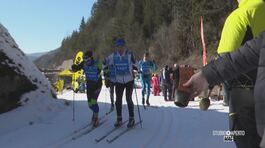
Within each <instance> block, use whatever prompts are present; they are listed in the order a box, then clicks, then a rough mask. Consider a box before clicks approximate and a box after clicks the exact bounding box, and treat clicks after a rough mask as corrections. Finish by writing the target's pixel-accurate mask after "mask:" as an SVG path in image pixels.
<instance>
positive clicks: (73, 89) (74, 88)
mask: <svg viewBox="0 0 265 148" xmlns="http://www.w3.org/2000/svg"><path fill="white" fill-rule="evenodd" d="M72 121H73V122H74V121H75V73H74V78H73V119H72Z"/></svg>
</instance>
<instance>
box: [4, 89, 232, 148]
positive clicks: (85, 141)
mask: <svg viewBox="0 0 265 148" xmlns="http://www.w3.org/2000/svg"><path fill="white" fill-rule="evenodd" d="M108 92H109V91H108V89H107V88H105V87H103V89H102V91H101V94H100V97H99V105H100V116H102V115H104V114H105V113H106V112H107V111H108V110H109V108H110V99H109V93H108ZM140 94H141V93H140V90H137V96H138V99H139V98H140ZM58 97H59V98H60V99H59V100H57V101H56V102H49V101H48V100H47V99H43V100H44V101H43V102H41V103H40V102H35V103H33V104H32V105H34V106H35V107H31V108H28V109H17V110H15V112H21V114H23V115H26V117H24V118H25V119H28V121H31V120H32V116H35V115H38V114H43V115H44V117H45V118H44V117H43V118H36V119H35V120H32V122H33V123H34V124H28V125H25V126H21V125H20V123H18V122H14V121H13V120H12V119H14V118H21V117H20V116H17V115H16V114H12V113H7V114H4V115H0V117H1V122H0V127H1V130H0V145H1V147H5V148H55V147H62V148H87V147H92V148H105V147H108V148H120V147H124V148H125V147H126V148H177V147H179V148H213V147H214V148H224V147H225V148H234V147H235V146H234V143H233V142H225V141H224V140H223V136H215V135H213V132H214V131H226V130H227V129H228V120H227V112H228V108H227V107H223V106H222V105H221V103H222V102H218V101H217V102H212V106H211V107H210V108H209V110H208V111H201V110H199V107H198V105H199V103H198V102H197V101H195V102H190V104H189V106H188V107H187V108H178V107H176V106H175V105H174V103H173V102H165V101H164V100H163V97H162V96H156V97H154V96H152V95H151V98H150V103H151V104H152V105H155V106H158V108H152V107H149V108H147V109H146V110H145V109H143V107H142V106H141V105H140V112H141V117H142V119H143V127H142V128H141V127H140V126H137V127H135V128H134V129H133V130H131V131H129V132H127V133H126V134H125V135H123V136H121V137H120V138H119V139H117V140H116V141H114V142H113V143H107V142H106V139H110V138H112V137H114V136H115V135H116V134H118V133H119V132H121V131H123V130H124V129H126V128H127V127H126V126H123V127H121V128H120V129H118V130H117V131H115V132H113V133H112V134H111V135H109V136H108V137H106V139H104V140H102V141H101V142H99V143H96V142H95V139H96V138H100V137H101V136H102V135H104V134H105V133H106V132H108V131H109V130H111V129H112V128H113V124H114V122H115V120H116V114H115V112H112V113H111V114H109V115H108V116H106V117H105V118H104V119H106V122H104V124H102V125H101V126H100V127H98V128H96V129H95V130H93V131H92V132H91V133H89V134H87V135H84V136H81V137H80V138H78V139H76V140H71V136H69V135H70V134H71V133H73V131H75V130H76V129H78V128H80V127H82V126H84V125H85V124H87V123H89V122H90V119H91V111H90V110H89V109H88V105H87V101H86V95H85V94H76V95H75V96H74V97H75V121H74V122H73V121H72V119H73V110H72V103H71V105H70V106H65V105H63V104H62V103H63V102H64V101H62V100H63V99H66V100H69V101H72V99H73V92H72V91H64V92H63V94H62V95H59V96H58ZM135 98H136V96H135V93H134V94H133V99H134V103H135V105H136V100H135ZM139 101H140V100H139ZM123 103H124V106H123V119H124V120H126V119H127V118H128V111H127V105H126V101H125V98H124V100H123ZM41 105H44V106H47V105H49V107H48V108H43V109H39V107H40V106H41ZM135 118H136V120H137V121H138V120H139V117H138V113H137V106H135ZM3 126H4V127H5V128H8V127H9V129H10V127H12V130H9V131H6V130H3Z"/></svg>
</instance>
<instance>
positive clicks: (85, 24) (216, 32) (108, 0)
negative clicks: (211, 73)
mask: <svg viewBox="0 0 265 148" xmlns="http://www.w3.org/2000/svg"><path fill="white" fill-rule="evenodd" d="M235 7H236V0H221V1H220V0H97V2H95V4H94V5H93V8H92V11H91V17H90V18H89V19H88V20H85V19H84V18H82V20H81V23H80V27H79V29H78V30H74V31H73V32H72V34H71V35H70V36H67V37H65V38H64V39H63V40H62V43H61V47H59V48H58V49H56V50H55V51H52V52H51V53H48V54H46V55H44V56H42V57H40V58H39V59H38V60H37V61H35V63H36V64H37V66H38V67H39V68H55V67H57V66H58V65H60V64H62V62H63V61H64V60H68V59H73V58H74V56H75V54H76V53H77V52H78V51H80V50H82V51H85V50H88V49H92V50H94V51H95V56H96V57H97V58H100V59H103V58H104V57H105V56H107V55H108V54H109V53H111V52H112V51H114V50H115V47H114V41H115V40H116V39H117V38H124V39H125V40H126V43H127V46H128V47H129V49H131V50H132V51H134V53H135V55H136V57H137V58H138V59H141V58H142V55H143V53H144V52H146V51H148V52H149V53H150V55H151V56H152V58H153V59H154V60H155V61H156V62H157V63H158V66H159V67H161V66H163V65H164V64H173V63H175V62H178V61H181V60H184V59H186V58H189V57H191V56H201V55H202V45H201V38H200V16H202V17H203V19H204V36H205V42H206V46H207V50H208V51H207V52H208V53H212V55H215V54H216V48H217V46H218V41H219V39H220V34H221V31H222V26H223V24H224V21H225V19H226V17H227V16H228V14H229V13H230V12H231V11H232V10H233V9H234V8H235ZM68 21H71V20H68Z"/></svg>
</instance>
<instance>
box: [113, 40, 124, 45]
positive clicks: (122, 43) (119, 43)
mask: <svg viewBox="0 0 265 148" xmlns="http://www.w3.org/2000/svg"><path fill="white" fill-rule="evenodd" d="M115 46H125V41H124V39H117V40H116V42H115Z"/></svg>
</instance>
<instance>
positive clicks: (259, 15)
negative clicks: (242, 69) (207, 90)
mask: <svg viewBox="0 0 265 148" xmlns="http://www.w3.org/2000/svg"><path fill="white" fill-rule="evenodd" d="M237 1H238V3H239V5H238V8H237V9H235V10H234V11H233V12H232V13H231V14H230V15H229V16H228V18H227V19H226V21H225V24H224V27H223V30H222V35H221V39H220V42H219V46H218V49H217V52H218V54H219V55H220V58H222V56H223V55H224V54H226V53H230V52H232V51H234V50H236V49H237V48H238V47H240V46H241V45H243V44H244V43H246V41H248V40H251V39H253V38H254V37H257V36H258V34H259V33H261V32H262V31H264V30H265V21H264V17H265V1H264V0H237ZM256 74H257V69H254V70H253V71H250V72H248V73H245V74H242V75H240V76H238V77H236V78H235V79H233V80H229V81H226V82H225V83H224V89H225V92H226V95H227V97H226V98H228V100H229V123H230V129H231V130H244V131H245V132H246V135H245V136H238V137H235V143H236V145H237V147H239V148H241V147H242V148H245V147H250V148H256V147H259V146H258V143H259V142H260V136H259V135H258V134H257V132H256V131H257V130H256V120H255V108H254V103H255V102H254V96H253V91H252V90H253V88H254V85H255V81H256ZM242 93H247V94H246V95H244V96H242V95H241V94H242ZM249 100H251V103H250V102H249ZM227 102H228V101H227ZM227 102H225V103H227Z"/></svg>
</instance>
